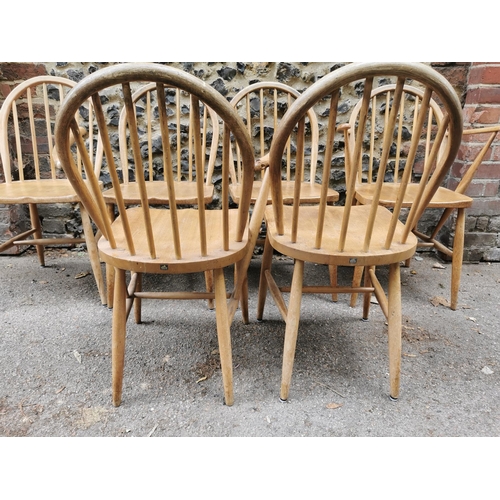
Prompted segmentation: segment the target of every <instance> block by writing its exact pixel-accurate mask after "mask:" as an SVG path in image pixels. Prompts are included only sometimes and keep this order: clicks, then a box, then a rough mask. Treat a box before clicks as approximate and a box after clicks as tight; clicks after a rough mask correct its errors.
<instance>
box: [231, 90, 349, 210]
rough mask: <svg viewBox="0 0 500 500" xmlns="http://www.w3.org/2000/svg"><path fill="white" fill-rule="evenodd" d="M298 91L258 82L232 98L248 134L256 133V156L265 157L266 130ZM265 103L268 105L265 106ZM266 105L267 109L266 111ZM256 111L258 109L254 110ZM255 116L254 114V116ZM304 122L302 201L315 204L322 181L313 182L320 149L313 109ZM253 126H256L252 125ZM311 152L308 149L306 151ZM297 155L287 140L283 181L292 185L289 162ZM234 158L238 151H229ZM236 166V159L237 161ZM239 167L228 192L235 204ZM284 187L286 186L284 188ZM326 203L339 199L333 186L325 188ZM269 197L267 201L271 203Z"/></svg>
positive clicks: (290, 196) (258, 179) (290, 197)
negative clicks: (255, 103) (255, 101)
mask: <svg viewBox="0 0 500 500" xmlns="http://www.w3.org/2000/svg"><path fill="white" fill-rule="evenodd" d="M299 95H300V93H299V92H298V91H297V90H295V89H294V88H293V87H290V86H289V85H286V84H283V83H280V82H257V83H254V84H251V85H249V86H247V87H244V88H243V89H241V90H240V91H239V92H238V93H237V94H236V95H235V96H234V97H233V98H232V99H231V104H232V105H233V106H234V107H235V109H237V110H238V111H239V113H240V114H241V115H242V116H243V117H244V118H245V120H246V124H247V129H248V131H249V134H250V135H251V136H253V135H254V134H256V135H257V146H256V148H255V149H256V151H257V152H258V153H257V155H258V156H260V158H261V159H262V158H265V157H267V155H268V154H269V147H270V146H269V143H266V132H269V131H270V129H271V128H274V130H276V129H277V127H278V125H279V121H280V113H279V109H281V108H282V107H285V108H288V107H290V105H291V104H292V102H293V101H294V100H295V99H296V98H297V97H298V96H299ZM252 99H258V101H259V102H258V106H257V107H255V106H252V102H253V101H252ZM266 103H267V105H268V106H265V104H266ZM267 108H269V110H270V111H267ZM257 111H258V112H257ZM254 115H255V116H254ZM307 122H308V124H309V128H310V137H309V136H308V145H310V146H308V155H309V156H308V158H307V168H304V169H303V171H302V180H303V185H302V186H301V199H302V203H318V202H319V199H320V196H321V184H320V183H317V182H316V166H317V161H318V149H319V125H318V118H317V116H316V114H315V111H314V110H312V109H311V110H308V111H307ZM254 126H255V128H254ZM309 151H310V152H309ZM295 156H296V154H295V153H293V154H292V147H291V143H290V141H288V143H287V147H286V156H285V162H284V163H285V167H284V169H285V179H284V180H283V182H284V183H287V184H292V185H293V180H292V177H293V169H292V168H291V166H292V162H293V161H295ZM232 157H233V158H235V159H236V160H237V152H236V153H235V154H232ZM237 164H238V165H239V160H238V161H237ZM238 168H239V167H237V168H236V169H235V172H236V177H235V176H234V175H232V176H231V184H230V188H229V189H230V194H231V198H232V199H233V201H234V202H235V203H239V199H240V191H241V188H240V183H241V180H240V176H239V174H238V172H239V170H238ZM261 179H262V171H260V170H259V171H258V172H257V173H256V178H255V182H254V189H253V191H252V203H255V200H256V199H257V196H258V193H259V188H260V186H261ZM284 189H286V188H285V187H284ZM286 199H287V203H290V204H292V203H293V189H292V190H291V191H288V190H287V196H286ZM328 199H329V203H333V202H335V201H337V200H338V199H339V194H338V192H337V191H335V190H334V189H332V188H330V187H329V188H328ZM271 201H272V200H271V197H270V196H269V199H268V203H271Z"/></svg>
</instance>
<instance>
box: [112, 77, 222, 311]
mask: <svg viewBox="0 0 500 500" xmlns="http://www.w3.org/2000/svg"><path fill="white" fill-rule="evenodd" d="M165 99H166V110H167V119H168V127H169V133H170V136H171V141H170V152H169V154H170V158H171V159H172V168H173V172H174V183H175V193H176V203H177V204H178V205H195V204H197V203H198V192H197V189H198V188H197V183H196V175H197V173H198V172H202V173H203V175H204V178H205V181H204V186H203V191H204V195H203V196H204V203H205V204H209V203H211V202H212V201H213V199H214V183H213V179H212V177H213V172H214V167H215V162H216V158H217V147H218V146H219V138H220V127H219V119H218V117H217V114H216V113H215V112H214V111H213V110H212V109H211V108H209V107H208V106H204V107H203V112H202V115H201V116H200V117H199V119H200V124H199V126H198V129H199V130H200V134H201V136H200V137H199V138H195V136H194V129H195V126H194V123H193V120H194V113H193V109H192V108H191V107H190V105H189V99H190V96H189V95H187V94H186V93H185V92H181V90H180V89H179V88H172V87H166V88H165ZM132 101H133V103H134V110H135V122H136V124H137V128H138V133H139V140H140V143H141V155H142V158H143V159H144V164H143V166H144V168H145V172H144V176H145V179H146V190H147V193H148V198H149V202H150V204H151V205H168V204H169V198H168V185H167V179H166V177H165V176H164V175H163V165H162V149H161V147H162V145H161V130H160V124H159V118H160V117H159V115H158V99H157V95H156V83H154V82H153V83H149V84H147V85H143V86H141V87H140V88H139V89H138V90H136V91H135V92H134V93H133V94H132ZM118 137H119V148H120V159H121V168H120V170H119V171H118V173H119V176H120V179H121V180H122V183H121V184H120V186H119V189H120V191H121V196H122V198H123V202H124V203H125V205H127V206H128V205H134V204H138V203H140V199H141V195H140V184H139V182H137V180H136V177H137V176H136V173H135V164H134V158H133V155H131V154H130V153H131V151H130V147H129V141H130V131H129V128H128V120H127V110H126V108H123V109H122V110H121V112H120V119H119V125H118ZM197 140H198V141H201V148H202V150H201V159H202V166H201V169H199V168H198V166H197V165H195V150H196V141H197ZM103 195H104V201H105V202H106V206H107V208H108V210H109V211H110V214H111V216H112V217H114V215H115V210H116V193H115V188H113V187H111V188H110V189H107V190H105V191H104V193H103ZM106 281H107V285H108V303H109V304H112V303H113V299H112V297H113V283H114V277H113V274H112V268H109V266H107V280H106ZM206 281H207V291H213V283H212V276H211V273H207V275H206ZM138 302H139V301H137V302H136V305H135V306H136V307H138ZM209 306H210V308H213V301H212V300H210V301H209Z"/></svg>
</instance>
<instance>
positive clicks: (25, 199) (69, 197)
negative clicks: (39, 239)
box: [0, 179, 102, 205]
mask: <svg viewBox="0 0 500 500" xmlns="http://www.w3.org/2000/svg"><path fill="white" fill-rule="evenodd" d="M100 185H101V186H102V182H101V183H100ZM79 201H80V199H79V198H78V196H77V194H76V193H75V189H74V188H73V186H72V185H71V183H70V182H69V180H68V179H40V180H28V181H23V182H11V183H9V184H0V203H3V204H5V205H10V204H13V205H15V204H19V203H40V204H43V203H78V202H79Z"/></svg>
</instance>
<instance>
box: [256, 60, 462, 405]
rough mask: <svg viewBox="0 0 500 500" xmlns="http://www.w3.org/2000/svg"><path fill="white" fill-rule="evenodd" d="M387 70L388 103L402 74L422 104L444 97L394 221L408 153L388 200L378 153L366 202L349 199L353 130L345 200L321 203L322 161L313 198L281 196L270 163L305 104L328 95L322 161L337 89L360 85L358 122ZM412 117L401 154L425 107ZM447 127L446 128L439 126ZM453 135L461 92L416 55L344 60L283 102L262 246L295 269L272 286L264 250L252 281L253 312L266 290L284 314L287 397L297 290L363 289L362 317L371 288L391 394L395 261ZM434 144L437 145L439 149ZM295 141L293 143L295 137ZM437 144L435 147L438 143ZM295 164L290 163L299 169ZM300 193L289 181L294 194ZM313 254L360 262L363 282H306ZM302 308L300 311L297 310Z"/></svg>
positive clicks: (397, 294)
mask: <svg viewBox="0 0 500 500" xmlns="http://www.w3.org/2000/svg"><path fill="white" fill-rule="evenodd" d="M387 78H391V79H392V78H394V79H396V80H397V88H396V91H395V94H394V107H393V109H394V110H397V109H399V102H400V99H401V96H402V94H403V88H404V85H405V84H406V83H407V80H409V79H411V80H412V82H414V83H415V84H416V82H420V83H421V84H422V86H423V87H424V88H425V91H424V108H423V109H422V111H423V110H425V107H426V106H427V105H428V102H429V98H431V97H432V96H433V95H434V93H435V94H437V95H438V96H439V99H440V101H441V102H442V103H443V106H444V108H443V120H442V122H441V124H440V126H439V127H437V131H436V134H435V136H434V137H433V146H432V148H431V153H430V155H429V160H428V162H427V163H426V168H425V169H424V171H423V172H422V177H421V182H420V184H419V189H418V190H417V191H416V192H415V201H414V203H413V204H412V207H411V209H410V212H409V214H408V217H407V218H406V221H405V222H401V221H400V212H401V208H402V200H403V196H404V193H405V191H406V188H407V186H408V180H409V174H410V168H411V162H410V161H407V165H406V168H405V171H404V173H403V176H402V181H401V183H400V190H399V198H398V200H399V202H398V203H397V204H396V206H395V207H394V208H393V210H392V211H391V210H389V209H387V208H386V207H384V206H382V205H380V204H379V203H378V201H379V199H380V197H381V193H382V187H383V185H382V182H381V181H382V180H383V179H384V174H385V170H386V169H385V165H386V162H385V161H381V163H380V164H381V168H380V175H379V181H378V182H377V183H376V190H375V193H374V202H373V203H372V204H371V205H355V204H354V203H353V201H354V194H355V184H356V178H357V176H358V171H359V165H360V162H359V158H360V155H361V147H362V135H361V133H360V134H359V135H358V136H357V137H356V142H355V148H354V150H353V151H352V152H349V155H352V159H351V165H353V166H354V168H352V169H351V171H350V175H349V178H348V179H347V182H346V185H347V193H346V201H345V205H344V206H328V205H327V203H326V196H325V195H324V193H325V192H326V187H327V185H328V178H329V169H328V168H325V169H324V171H323V180H324V182H323V197H322V200H321V202H320V204H318V205H309V206H303V205H300V204H299V203H297V202H296V203H294V204H293V205H292V206H290V205H285V204H283V201H282V189H281V178H280V177H281V172H280V169H279V168H277V167H278V166H279V164H280V159H281V157H282V154H283V150H284V149H285V144H286V142H287V140H288V138H289V137H290V135H291V134H292V137H293V131H294V128H296V126H297V127H298V130H299V132H298V135H299V137H300V135H301V129H302V128H303V127H304V119H303V118H304V116H305V114H306V111H307V110H308V109H310V108H311V107H313V106H314V105H316V104H317V103H318V102H320V101H321V102H325V101H324V99H325V98H326V97H328V96H329V97H330V102H331V104H330V115H329V123H328V136H327V147H326V150H325V153H324V155H325V158H324V162H323V163H324V165H330V162H331V161H330V160H331V158H332V155H333V153H334V148H335V144H336V142H335V134H336V132H337V130H338V126H337V125H336V122H337V116H338V112H337V109H338V106H339V95H340V94H341V95H342V98H343V99H346V98H348V97H352V98H353V97H354V96H355V95H356V91H358V90H359V91H360V92H361V90H360V89H362V102H363V104H362V105H361V111H360V119H359V130H360V131H363V130H364V125H365V122H366V119H367V114H368V108H369V104H370V99H371V93H372V88H373V86H376V84H377V82H378V81H380V80H381V79H382V81H384V80H386V79H387ZM420 116H421V119H420V120H419V123H418V126H417V127H416V129H415V131H414V133H413V138H414V140H413V141H412V142H411V144H410V153H409V157H410V155H413V154H414V152H415V151H416V149H417V148H418V142H419V141H418V138H419V137H420V130H421V129H422V128H423V126H424V123H423V118H424V116H425V113H424V112H422V113H421V115H420ZM396 118H397V114H396V113H395V112H392V113H391V114H390V117H389V123H388V127H389V128H390V129H392V130H394V129H395V127H396V125H397V120H396ZM446 134H448V135H447V136H446ZM461 135H462V112H461V106H460V102H459V100H458V98H457V95H456V93H455V92H454V90H453V88H452V87H451V85H450V84H449V83H448V82H447V81H446V80H445V79H444V78H443V77H442V76H441V75H439V74H438V73H437V72H436V71H434V70H433V69H431V68H430V67H428V66H426V65H424V64H418V63H356V64H349V65H346V66H344V67H342V68H340V69H338V70H335V71H333V72H332V73H330V74H328V75H326V76H324V77H323V78H322V79H321V80H319V81H318V82H316V83H314V84H313V85H312V86H311V87H310V88H309V89H307V90H306V91H305V92H304V93H303V94H302V95H301V96H300V97H299V98H298V99H297V100H296V101H295V103H293V104H292V106H291V107H290V109H289V110H288V112H287V114H286V115H285V117H284V118H283V120H282V122H281V124H280V128H279V129H278V131H277V133H276V134H275V137H274V140H273V144H272V146H271V152H270V167H269V168H270V177H271V194H272V200H273V201H272V205H271V206H269V207H267V208H266V210H265V218H266V223H267V229H268V232H267V238H266V248H269V247H272V248H274V249H276V250H278V251H279V252H281V253H282V254H285V255H287V256H289V257H291V258H293V259H294V271H293V278H292V283H291V287H280V286H278V284H277V283H276V281H275V279H274V277H273V275H272V273H271V262H272V259H271V258H270V254H269V253H268V252H267V251H266V249H265V250H264V256H263V262H262V267H261V273H262V274H261V277H262V278H263V279H262V280H261V283H262V284H261V286H260V288H259V297H258V308H257V318H258V319H262V316H263V311H264V304H265V298H266V293H267V290H268V289H269V292H270V294H271V296H272V297H273V298H274V300H275V302H276V305H277V307H278V309H279V311H280V313H281V315H282V317H283V319H284V320H285V322H286V329H285V344H284V353H283V373H282V382H281V399H282V400H286V399H288V395H289V388H290V382H291V376H292V368H293V362H294V356H295V347H296V342H297V334H298V329H299V319H300V313H301V311H300V308H301V298H302V294H303V293H328V294H330V293H333V292H335V293H349V294H351V293H353V292H357V293H362V294H363V296H364V307H363V317H364V318H367V317H368V308H369V305H370V296H371V294H372V293H374V294H375V296H376V297H377V299H378V302H379V304H380V306H381V309H382V311H383V313H384V315H385V316H386V318H387V323H388V343H389V373H390V396H391V398H392V399H396V398H398V396H399V386H400V363H401V329H402V326H401V321H402V312H401V286H400V262H401V261H404V260H406V259H408V258H410V257H411V256H412V255H413V254H414V252H415V250H416V248H417V238H416V236H415V235H414V234H413V233H412V232H411V228H412V227H413V224H414V221H416V220H418V218H419V216H420V214H421V213H422V212H423V210H425V208H426V206H427V205H428V203H429V201H430V200H431V199H432V196H433V195H434V193H435V191H436V190H437V188H438V186H439V185H440V184H441V182H442V180H443V178H444V176H445V175H446V173H447V172H448V170H449V168H450V167H451V165H452V164H453V161H454V159H455V156H456V154H457V151H458V148H459V145H460V138H461ZM390 139H391V136H389V135H387V136H386V139H385V141H384V144H383V147H382V149H383V153H382V160H384V159H385V158H386V157H387V156H388V155H389V151H390V147H391V140H390ZM441 147H442V148H443V149H441ZM297 149H298V150H299V156H300V150H301V149H302V144H301V142H300V141H299V142H298V143H297ZM439 151H440V155H438V152H439ZM300 169H301V165H298V172H299V173H300ZM299 196H300V192H299V189H297V191H296V200H298V198H299ZM305 262H312V263H316V264H326V265H335V266H351V267H352V266H363V267H364V269H365V283H364V286H363V287H358V288H354V289H353V287H352V286H346V287H340V286H337V287H332V286H305V285H304V264H305ZM380 266H388V267H389V278H388V294H387V296H386V295H385V292H384V289H383V287H382V284H381V282H380V281H379V280H378V278H377V275H376V272H375V271H376V267H380ZM284 292H290V297H289V301H288V305H287V303H286V302H285V299H284V297H283V293H284ZM305 314H307V312H305Z"/></svg>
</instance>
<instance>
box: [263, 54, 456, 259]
mask: <svg viewBox="0 0 500 500" xmlns="http://www.w3.org/2000/svg"><path fill="white" fill-rule="evenodd" d="M387 77H393V78H395V79H397V83H396V86H395V89H394V93H393V105H392V106H391V111H390V113H389V116H388V118H387V121H388V123H387V126H388V128H389V130H395V128H396V125H397V119H398V113H399V109H400V105H401V98H402V95H403V90H404V86H405V85H406V82H407V79H408V80H411V82H412V84H413V85H415V84H416V83H415V82H418V83H420V84H421V85H422V86H424V88H425V91H424V94H423V95H422V101H423V102H422V105H421V107H420V110H421V111H420V113H419V116H418V117H417V122H418V123H417V125H416V130H415V131H414V134H413V136H414V137H415V138H416V137H418V138H420V136H421V131H422V128H423V126H424V118H425V116H426V115H427V113H424V110H425V109H427V108H428V107H429V103H430V101H431V97H432V96H433V92H435V95H436V96H437V97H438V98H439V102H441V103H442V106H443V113H442V114H443V118H442V120H441V122H440V123H439V124H438V131H437V133H436V138H435V140H434V144H433V146H432V148H431V151H430V153H429V158H428V160H427V161H426V164H425V168H424V172H423V173H422V180H421V183H420V185H419V191H418V194H417V196H416V199H415V201H414V203H413V205H412V207H411V210H410V213H409V214H408V217H407V220H406V223H405V228H404V229H405V231H404V233H403V234H402V241H401V243H405V242H406V238H407V237H408V235H409V233H410V230H411V227H412V221H416V220H418V218H419V217H420V216H421V214H422V212H423V211H424V210H425V208H426V206H427V205H428V203H429V202H430V200H431V198H432V196H433V194H434V193H435V191H436V190H437V189H438V187H439V185H440V184H441V183H442V182H443V180H444V177H445V176H446V174H447V172H448V170H449V169H450V168H451V166H452V164H453V161H454V159H455V157H456V154H457V152H458V149H459V146H460V140H461V136H462V110H461V105H460V101H459V99H458V97H457V95H456V92H455V91H454V89H453V87H452V86H451V85H450V84H449V82H448V81H447V80H446V79H445V78H444V77H443V76H442V75H440V74H439V73H438V72H437V71H435V70H433V69H432V68H430V67H429V66H427V65H425V64H422V63H353V64H348V65H346V66H344V67H342V68H339V69H338V70H335V71H334V72H332V73H330V74H328V75H326V76H324V77H323V78H321V80H318V81H317V82H316V83H314V84H313V85H312V86H311V87H309V88H308V89H307V90H306V91H305V92H304V93H303V94H301V96H300V97H299V98H298V99H297V100H296V101H295V102H294V103H293V104H292V105H291V107H290V109H289V110H288V112H287V113H286V115H285V116H284V117H283V119H282V121H281V123H280V127H279V129H278V131H277V132H276V133H275V135H274V139H273V143H272V146H271V151H270V155H269V163H270V175H271V196H272V205H273V211H274V218H275V220H276V226H277V232H278V234H279V235H283V234H285V226H284V217H283V197H282V191H281V171H280V164H281V158H282V155H283V151H284V149H285V146H286V143H287V141H288V139H289V136H290V135H291V133H292V131H293V129H294V128H295V127H296V126H297V125H298V124H299V122H300V121H301V120H302V119H303V117H304V116H305V114H306V112H307V110H309V109H310V108H312V107H313V106H315V105H316V104H317V103H318V102H319V101H320V100H322V99H325V98H326V97H327V96H331V99H332V101H331V102H332V106H334V107H333V109H331V110H330V114H331V115H332V116H331V117H330V118H331V121H330V123H329V129H328V131H327V132H328V137H327V144H328V149H329V148H332V147H333V145H334V136H335V133H336V131H337V126H333V127H332V125H334V124H335V122H336V108H335V103H337V102H339V101H338V99H339V95H338V94H339V92H340V90H341V89H342V88H343V87H346V86H348V85H351V86H353V85H354V84H355V88H363V96H362V98H361V101H362V104H361V106H360V112H359V118H358V122H359V123H358V128H357V131H356V137H355V139H354V141H353V142H350V146H347V149H349V154H350V156H349V158H348V159H347V161H349V160H350V165H352V166H353V168H351V169H350V172H348V174H347V176H346V199H345V206H344V209H343V215H342V229H341V234H340V240H339V248H338V249H336V250H337V251H340V252H342V251H344V248H343V244H344V243H345V238H346V234H347V232H348V230H349V218H350V213H351V211H352V209H353V208H354V207H353V206H352V205H353V200H354V193H355V187H356V179H357V178H358V177H359V175H360V172H359V171H360V164H361V162H360V159H361V153H362V143H363V138H364V137H363V134H364V130H365V126H366V122H367V117H368V109H369V105H370V102H371V96H372V89H373V86H374V82H375V81H376V80H375V79H376V78H380V79H383V81H387V80H386V78H387ZM438 115H439V114H438ZM299 127H300V125H299ZM445 139H446V140H445ZM391 145H392V134H386V135H385V138H384V144H383V145H382V155H381V160H380V167H379V174H378V177H377V183H376V190H375V195H374V199H373V202H372V204H371V206H370V207H369V211H370V213H369V216H368V219H367V221H366V227H365V229H364V235H361V234H360V235H359V239H360V240H361V241H363V245H362V248H363V251H364V252H368V251H369V249H370V243H371V238H372V230H373V226H374V222H375V218H376V216H377V205H378V200H379V198H380V192H381V189H382V184H383V180H384V176H385V169H386V162H387V159H388V156H389V151H390V147H391ZM442 145H443V149H442V150H441V151H440V149H441V146H442ZM300 147H301V146H300V142H299V141H297V149H299V148H300ZM417 147H418V143H417V140H416V139H415V140H414V141H412V143H411V145H410V151H409V153H408V160H407V162H406V163H407V164H406V166H405V171H404V172H403V175H402V177H401V180H400V183H399V192H398V198H397V200H398V201H397V203H396V206H395V208H394V210H393V213H392V219H391V224H390V225H389V226H388V228H387V234H386V243H385V248H387V249H388V248H390V247H391V245H392V244H393V238H394V230H395V227H396V225H397V223H398V219H399V216H400V209H401V205H402V200H403V197H404V195H405V192H406V188H407V185H408V183H409V180H410V170H411V169H410V165H411V164H412V163H413V159H414V157H415V155H416V150H417ZM438 153H439V156H438ZM297 154H298V155H300V152H298V153H297ZM325 158H326V159H325V162H324V168H323V176H327V177H328V178H329V176H330V162H327V160H328V159H330V158H331V153H330V151H327V152H325ZM323 180H324V181H325V179H324V178H323ZM321 204H322V205H323V206H324V205H325V203H324V200H322V202H321ZM294 205H298V203H295V202H294ZM300 209H301V208H300V207H298V206H297V207H295V210H296V211H297V214H295V213H294V216H293V219H292V225H294V226H295V227H292V228H291V230H290V231H291V236H292V242H294V240H293V237H294V235H296V234H297V226H298V225H299V224H300V215H299V211H300ZM323 224H324V219H322V213H321V210H320V211H319V212H318V221H317V228H318V229H317V231H318V232H317V238H316V248H321V232H322V231H323ZM353 230H354V229H353ZM287 231H288V230H287ZM356 231H359V228H357V229H356Z"/></svg>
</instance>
